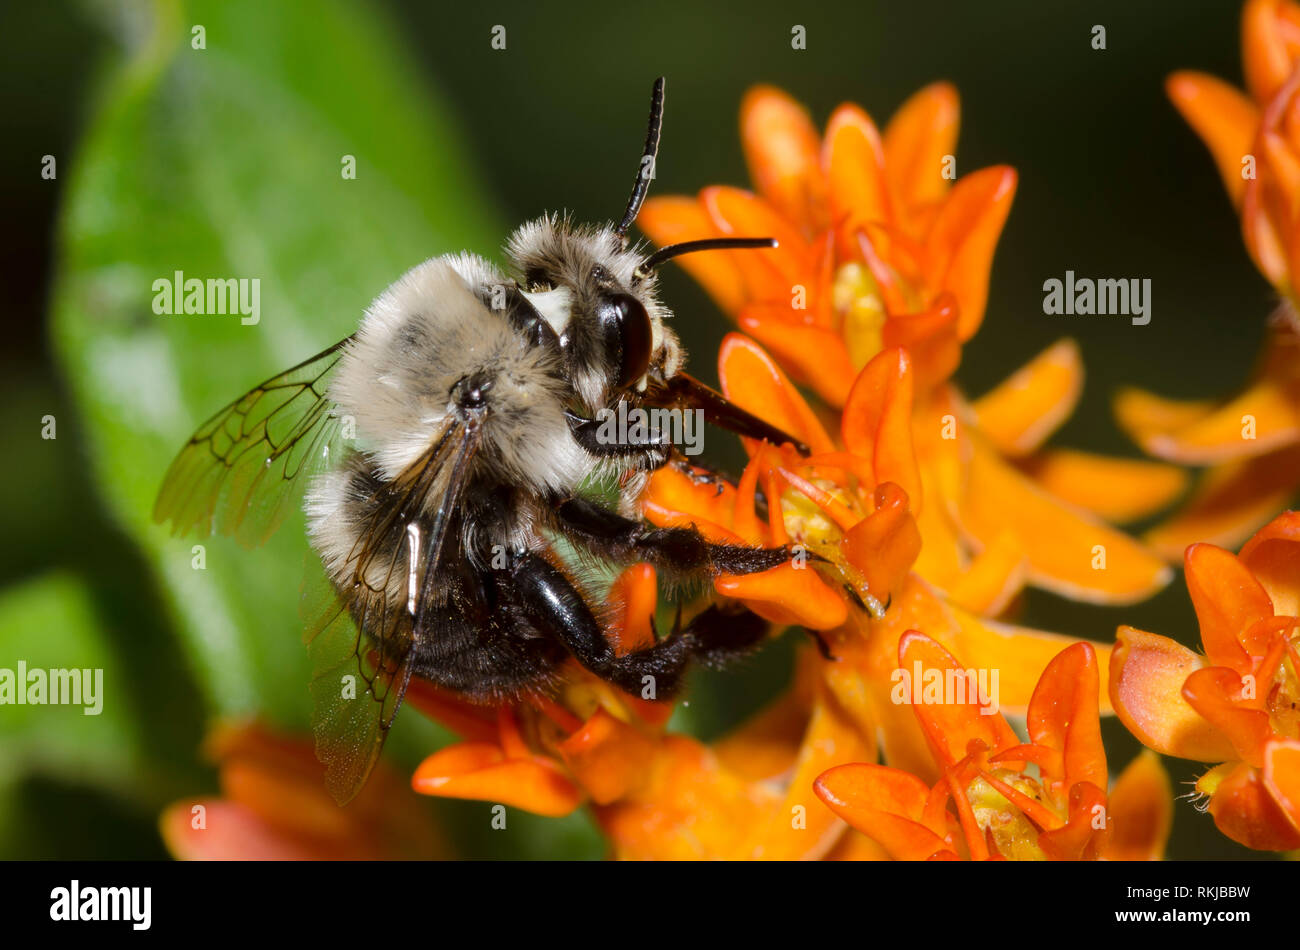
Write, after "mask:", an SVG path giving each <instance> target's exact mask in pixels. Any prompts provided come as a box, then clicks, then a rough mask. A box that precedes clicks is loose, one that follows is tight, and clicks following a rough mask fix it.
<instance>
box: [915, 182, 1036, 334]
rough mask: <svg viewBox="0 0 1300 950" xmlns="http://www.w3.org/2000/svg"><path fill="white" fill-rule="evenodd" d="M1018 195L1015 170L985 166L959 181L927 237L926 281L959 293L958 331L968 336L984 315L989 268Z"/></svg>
mask: <svg viewBox="0 0 1300 950" xmlns="http://www.w3.org/2000/svg"><path fill="white" fill-rule="evenodd" d="M1015 195H1016V170H1015V169H1014V168H1010V167H1008V166H1005V165H998V166H995V167H992V168H981V169H980V170H979V171H977V172H972V173H971V174H969V175H966V176H964V177H962V178H960V179H958V180H957V184H956V185H954V186H953V189H952V191H950V192H949V193H948V197H947V198H946V199H945V200H944V203H943V207H942V208H941V209H940V210H939V214H938V216H937V217H936V218H935V221H934V224H933V226H932V227H931V229H930V234H929V236H928V238H927V240H926V247H927V251H928V252H929V255H930V256H929V258H928V260H927V263H926V283H927V285H929V286H931V287H942V288H943V289H945V290H948V291H951V292H952V294H953V295H954V296H956V298H957V303H958V317H957V336H958V338H959V339H961V340H962V341H963V342H964V341H966V340H969V339H970V338H971V337H972V336H974V335H975V331H976V330H978V329H979V326H980V323H982V322H983V320H984V307H985V304H986V303H987V302H988V293H989V271H990V270H991V268H992V266H993V253H994V251H996V250H997V246H998V238H999V237H1000V236H1001V235H1002V226H1003V225H1004V224H1005V223H1006V220H1007V215H1008V214H1010V212H1011V202H1012V200H1013V199H1014V198H1015Z"/></svg>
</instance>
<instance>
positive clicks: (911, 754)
mask: <svg viewBox="0 0 1300 950" xmlns="http://www.w3.org/2000/svg"><path fill="white" fill-rule="evenodd" d="M720 362H721V377H722V384H723V390H724V391H725V392H726V394H727V396H728V397H729V398H731V399H732V400H734V401H736V402H737V403H739V404H740V405H742V406H745V407H746V408H748V409H749V410H750V411H752V412H757V413H758V414H760V415H764V416H765V417H766V418H767V419H768V420H769V421H771V422H773V423H775V424H778V425H780V426H782V427H783V428H784V429H785V430H786V431H788V432H790V433H791V434H792V435H794V436H795V437H797V438H799V439H800V440H801V441H803V442H805V443H806V444H807V445H809V446H810V447H811V449H812V454H811V455H810V456H808V457H806V458H801V457H800V456H799V455H797V454H796V453H795V452H793V451H792V450H791V449H790V448H789V447H785V448H783V449H781V450H777V449H775V448H773V447H772V446H769V445H766V444H762V443H757V442H752V441H748V442H747V443H746V448H747V449H748V451H749V452H750V455H751V458H750V463H749V465H748V466H747V467H746V469H745V472H744V474H743V475H742V476H741V478H740V480H739V482H738V483H737V484H736V485H734V486H733V485H731V484H729V483H727V482H725V481H718V480H716V479H714V478H711V477H705V476H702V475H701V474H699V473H688V472H684V471H682V470H680V469H677V468H671V467H670V468H665V469H662V470H660V471H659V472H657V473H656V474H655V476H654V477H653V478H652V479H651V480H650V484H649V487H648V489H647V491H646V493H645V494H644V496H643V498H642V512H643V514H644V515H645V517H646V518H647V519H648V520H650V521H652V522H654V523H656V524H660V525H685V524H694V525H696V526H697V527H698V528H699V529H700V530H701V531H702V532H704V533H705V534H706V535H708V536H710V537H713V538H716V539H718V540H725V541H731V542H745V543H749V544H795V545H799V546H801V547H803V548H806V549H807V550H808V551H809V552H811V553H814V554H817V555H819V556H820V557H822V558H823V559H824V560H825V562H826V563H824V564H821V565H818V564H814V563H813V562H811V561H808V562H806V563H804V564H802V565H801V564H799V563H798V562H797V561H796V562H795V563H792V564H790V565H785V566H782V567H779V568H775V569H773V570H770V571H766V572H764V573H761V574H755V575H748V576H743V577H732V576H723V577H719V578H717V579H716V580H715V581H714V587H715V588H716V590H717V591H718V592H719V593H721V594H724V595H725V596H728V597H733V598H737V599H740V600H743V601H744V602H745V603H746V604H747V605H748V606H749V607H750V608H751V609H752V610H754V611H755V612H757V613H759V614H760V615H762V616H764V617H767V618H769V619H771V620H773V621H774V622H777V623H789V624H798V625H800V626H804V627H807V628H809V629H811V630H816V631H820V641H821V644H822V645H823V646H824V648H825V650H826V652H828V653H829V654H831V655H833V656H834V657H835V659H834V660H831V661H826V660H823V661H820V662H819V663H818V664H817V668H818V670H819V671H820V675H821V677H822V678H823V680H824V681H825V683H826V686H827V687H828V688H829V690H830V691H831V693H832V694H833V695H834V696H835V698H836V700H837V701H838V702H839V704H840V706H841V707H842V708H843V709H844V710H845V712H846V713H847V715H849V716H850V718H851V719H852V720H853V721H854V722H855V723H856V724H857V727H858V729H859V731H860V733H861V734H862V735H863V736H865V737H867V738H868V740H869V741H870V742H871V744H872V749H873V753H874V751H875V743H876V740H877V737H879V740H880V744H881V748H880V750H879V751H880V753H881V754H883V755H884V756H885V758H886V759H887V761H889V762H890V763H891V764H893V765H897V766H900V767H906V768H908V769H909V770H911V771H914V772H917V773H918V774H924V773H926V772H928V771H929V770H930V769H931V768H932V766H931V764H930V762H929V760H928V759H927V758H926V757H925V755H924V751H923V750H924V741H923V738H922V737H921V736H920V734H919V733H918V731H917V726H916V723H915V720H914V718H913V717H912V716H911V715H910V714H909V713H908V712H907V711H906V710H903V709H901V708H900V707H899V706H898V705H897V704H895V703H892V702H891V701H890V698H889V697H890V691H891V683H890V677H891V674H892V672H893V670H894V668H895V666H896V659H897V656H898V643H899V638H900V637H901V636H902V635H903V634H904V633H905V632H906V631H907V630H908V629H909V628H919V629H925V630H927V631H929V632H930V635H931V636H932V637H933V638H934V639H936V640H937V641H939V642H940V643H942V644H943V645H944V646H945V647H946V648H947V649H949V650H955V651H959V652H960V653H961V654H962V655H963V656H966V657H968V658H970V659H972V660H974V661H975V662H977V663H978V664H979V665H980V666H981V667H985V668H996V669H999V670H1001V671H1003V676H1002V691H1003V696H1004V704H1005V705H1006V706H1007V708H1008V709H1015V710H1017V711H1019V712H1023V710H1024V709H1025V707H1026V705H1027V704H1028V702H1029V698H1030V695H1031V693H1032V691H1033V689H1034V684H1035V683H1036V681H1037V678H1038V674H1039V672H1040V671H1041V670H1042V668H1043V664H1045V663H1046V662H1047V661H1048V660H1049V659H1050V658H1051V657H1052V656H1054V655H1055V654H1056V653H1058V652H1060V650H1061V649H1062V648H1063V647H1064V646H1066V645H1067V644H1068V643H1071V642H1073V640H1072V639H1071V638H1066V637H1061V636H1058V635H1056V634H1051V633H1046V632H1043V631H1038V630H1030V629H1026V628H1021V627H1013V626H1010V625H1007V624H1001V623H993V622H991V621H984V620H981V619H979V617H977V616H976V615H975V612H973V611H972V610H971V609H968V608H969V607H970V605H971V604H978V605H982V606H983V607H984V608H985V609H986V610H987V611H988V612H993V611H995V610H997V609H999V605H1001V604H1005V603H1006V602H1007V601H1008V600H1009V598H1010V597H1011V596H1012V595H1013V594H1014V593H1015V591H1016V590H1018V587H1017V586H1016V584H1015V581H1014V575H1015V573H1016V571H1017V569H1018V568H1019V566H1020V563H1021V562H1020V555H1019V553H1018V552H1016V551H1014V550H1012V551H1010V552H1008V551H1007V550H1006V548H1007V547H1009V546H1005V545H1004V547H1003V548H1002V549H994V550H992V551H991V552H989V554H988V555H987V556H986V557H984V558H982V559H981V561H980V562H979V564H978V566H977V567H976V568H975V569H972V570H970V571H968V572H967V573H966V574H965V575H963V576H962V578H961V581H960V583H959V585H957V586H956V589H957V591H959V592H960V598H957V597H954V596H952V595H951V594H950V596H948V597H946V598H945V597H943V596H941V595H940V594H938V593H936V591H935V590H934V589H933V588H932V587H931V586H930V584H929V583H927V581H926V579H923V578H922V577H920V576H918V573H917V572H913V571H911V570H910V568H911V566H912V564H913V562H914V561H915V560H916V558H917V548H918V544H919V540H920V539H919V537H918V533H917V526H916V520H915V518H914V517H913V514H912V511H913V500H914V499H919V498H920V496H921V495H922V488H921V485H920V483H919V481H918V467H917V464H916V461H915V454H914V452H913V449H912V442H911V434H912V432H913V431H914V426H912V425H911V424H910V421H909V420H911V419H912V413H911V399H912V394H913V386H912V370H911V364H910V361H909V359H908V356H907V353H906V351H904V350H899V349H891V350H886V351H884V352H882V353H879V354H878V355H876V356H875V357H874V358H872V360H871V361H870V362H869V363H868V364H867V365H866V366H865V367H864V368H863V370H862V372H861V373H860V374H859V376H858V379H857V381H856V382H855V383H854V386H853V389H852V391H851V392H850V395H849V399H848V402H847V404H846V405H845V407H844V410H843V412H842V413H841V417H840V430H841V431H840V440H841V442H842V444H843V446H844V447H843V449H837V448H836V446H835V443H833V442H832V440H831V438H830V435H829V434H828V433H827V432H826V430H825V429H824V428H823V427H822V425H821V423H820V421H819V420H818V418H817V416H816V414H815V413H814V412H813V411H812V409H811V408H810V407H809V406H808V404H807V403H806V402H804V400H803V398H802V396H800V394H799V392H798V391H797V390H796V389H795V388H794V387H793V386H792V385H791V384H790V382H789V380H788V379H787V378H786V377H785V375H784V374H783V373H782V372H781V371H780V369H778V368H777V366H776V365H775V363H773V362H772V360H771V358H770V357H768V356H767V354H766V353H764V352H763V350H762V349H761V348H760V347H759V346H758V344H756V343H754V342H753V341H752V340H749V339H747V338H745V337H742V336H740V335H738V334H735V335H732V336H730V337H728V338H727V339H726V340H725V341H724V343H723V346H722V355H721V359H720ZM904 486H906V487H904ZM759 488H761V489H762V491H763V498H764V502H765V506H766V512H765V513H762V514H760V512H759V511H758V510H757V504H756V502H757V491H758V489H759ZM778 512H779V513H778ZM927 543H928V542H927ZM920 554H921V558H922V559H924V557H925V549H924V547H922V548H921V551H920ZM1009 578H1011V579H1010V580H1009ZM859 604H860V605H861V606H859ZM886 605H890V606H889V608H888V609H887V610H886V609H884V608H885V606H886ZM1096 651H1097V654H1098V656H1099V662H1101V663H1102V664H1103V665H1104V664H1105V663H1106V662H1108V660H1109V652H1110V651H1109V648H1108V647H1105V646H1103V645H1101V644H1097V645H1096ZM1106 711H1107V712H1109V709H1107V710H1106Z"/></svg>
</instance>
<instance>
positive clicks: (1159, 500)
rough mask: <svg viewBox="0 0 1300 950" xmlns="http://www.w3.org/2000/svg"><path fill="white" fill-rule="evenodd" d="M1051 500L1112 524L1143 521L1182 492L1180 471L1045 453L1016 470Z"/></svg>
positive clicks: (1137, 461)
mask: <svg viewBox="0 0 1300 950" xmlns="http://www.w3.org/2000/svg"><path fill="white" fill-rule="evenodd" d="M1016 467H1017V468H1019V469H1020V471H1022V472H1024V473H1025V474H1026V475H1028V476H1029V477H1030V478H1032V479H1033V480H1034V481H1035V482H1036V483H1037V484H1038V485H1039V486H1040V487H1042V488H1043V489H1044V490H1045V491H1047V492H1048V493H1049V494H1051V495H1055V496H1056V497H1057V498H1059V499H1061V500H1062V501H1064V502H1068V503H1069V504H1071V505H1075V506H1076V507H1079V508H1082V509H1084V510H1085V511H1088V512H1091V513H1092V514H1094V515H1096V516H1097V517H1098V518H1102V519H1104V520H1106V521H1109V522H1111V523H1112V524H1122V523H1124V522H1126V521H1135V520H1137V519H1139V518H1144V517H1146V516H1147V515H1149V514H1151V513H1152V512H1154V511H1158V510H1159V509H1161V508H1164V507H1166V506H1167V505H1168V504H1170V503H1171V502H1172V501H1173V500H1174V499H1176V498H1177V497H1178V496H1179V495H1181V494H1182V493H1183V492H1184V491H1186V489H1187V483H1188V481H1189V478H1188V474H1187V472H1186V471H1185V470H1184V469H1181V468H1178V467H1177V466H1174V465H1166V464H1164V463H1163V462H1149V461H1146V460H1144V459H1125V458H1113V457H1111V456H1108V455H1094V454H1093V453H1091V452H1079V451H1076V450H1074V449H1049V450H1047V451H1045V452H1040V453H1038V454H1036V455H1033V456H1030V457H1029V458H1026V459H1022V460H1020V461H1019V463H1018V464H1017V466H1016Z"/></svg>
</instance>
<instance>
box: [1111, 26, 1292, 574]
mask: <svg viewBox="0 0 1300 950" xmlns="http://www.w3.org/2000/svg"><path fill="white" fill-rule="evenodd" d="M1242 60H1243V65H1244V71H1245V78H1246V89H1245V91H1244V92H1243V91H1240V90H1238V89H1236V88H1234V87H1232V86H1230V85H1229V84H1228V83H1225V82H1223V81H1222V80H1220V79H1217V78H1215V77H1214V76H1209V75H1206V74H1204V73H1197V72H1179V73H1175V74H1173V75H1172V76H1170V77H1169V80H1168V83H1167V90H1168V93H1169V97H1170V98H1171V99H1172V100H1173V102H1174V105H1175V106H1176V107H1177V108H1178V110H1179V112H1181V113H1182V114H1183V117H1184V118H1185V119H1186V120H1187V121H1188V123H1189V124H1190V125H1191V126H1192V128H1193V129H1194V130H1195V131H1196V133H1197V134H1198V135H1199V136H1200V137H1201V139H1202V140H1203V141H1204V143H1205V145H1206V146H1207V147H1208V148H1209V150H1210V153H1211V155H1212V156H1213V158H1214V161H1215V164H1216V165H1217V166H1218V170H1219V174H1220V175H1221V177H1222V178H1223V183H1224V185H1225V186H1226V188H1227V191H1228V195H1229V197H1230V198H1231V199H1232V202H1233V205H1234V207H1236V209H1237V212H1238V214H1239V215H1240V217H1241V229H1242V236H1243V238H1244V239H1245V244H1246V250H1247V251H1248V252H1249V254H1250V257H1251V260H1252V261H1254V263H1255V266H1256V267H1257V268H1258V269H1259V271H1260V273H1261V274H1263V275H1264V277H1265V278H1266V279H1267V280H1268V281H1269V283H1271V284H1272V285H1273V287H1274V288H1276V290H1277V292H1278V293H1279V294H1280V295H1281V298H1282V303H1281V305H1280V307H1279V308H1278V310H1277V312H1276V313H1275V314H1274V317H1273V319H1272V320H1271V321H1270V326H1269V327H1268V331H1267V338H1266V343H1265V348H1264V352H1263V353H1262V354H1261V356H1260V359H1259V360H1258V364H1257V367H1256V369H1255V372H1254V375H1253V378H1252V380H1251V381H1250V383H1249V384H1248V385H1247V386H1246V387H1245V388H1244V389H1243V390H1242V391H1241V392H1239V393H1238V394H1237V395H1236V396H1234V397H1232V398H1231V399H1229V400H1227V401H1226V402H1223V403H1214V402H1211V401H1202V402H1182V401H1177V400H1171V399H1164V398H1161V397H1159V396H1156V395H1154V394H1151V393H1147V392H1143V391H1141V390H1137V389H1129V390H1126V391H1124V392H1122V393H1121V394H1119V396H1118V397H1117V399H1116V414H1117V416H1118V418H1119V420H1120V423H1121V425H1123V426H1124V428H1125V429H1126V430H1127V431H1128V432H1129V433H1130V434H1131V435H1132V436H1133V438H1134V439H1135V441H1137V442H1138V444H1140V445H1141V446H1142V447H1143V448H1144V449H1145V450H1146V451H1147V452H1149V453H1150V454H1152V455H1156V456H1159V457H1161V458H1164V459H1169V460H1172V461H1175V462H1180V463H1184V464H1192V465H1203V466H1208V467H1209V468H1208V470H1207V471H1206V472H1205V474H1204V475H1203V477H1202V479H1201V481H1200V483H1199V485H1198V487H1197V489H1196V490H1195V491H1194V492H1193V494H1192V497H1191V498H1190V499H1189V500H1188V502H1187V503H1186V504H1185V506H1184V507H1183V508H1182V509H1181V510H1180V511H1178V512H1177V513H1176V514H1175V515H1174V516H1173V517H1171V518H1170V519H1169V520H1168V521H1166V522H1165V523H1163V524H1160V525H1157V526H1156V527H1155V528H1153V529H1152V530H1151V531H1150V532H1149V533H1148V535H1147V536H1146V537H1147V540H1148V541H1149V542H1150V543H1151V545H1152V546H1153V547H1155V548H1156V549H1158V550H1160V551H1161V552H1163V553H1164V554H1166V556H1168V557H1170V558H1177V557H1179V556H1181V554H1182V552H1183V549H1184V548H1185V547H1186V546H1187V545H1188V544H1191V543H1193V542H1196V541H1212V542H1214V543H1216V544H1220V545H1226V546H1229V547H1235V546H1236V545H1238V544H1240V543H1241V542H1242V541H1243V540H1244V539H1245V538H1246V537H1247V536H1249V534H1250V533H1251V532H1252V531H1253V530H1254V529H1256V528H1257V527H1259V526H1260V525H1261V524H1263V523H1264V522H1265V521H1267V520H1268V519H1269V518H1270V517H1272V515H1273V514H1275V513H1276V512H1277V511H1278V510H1279V509H1281V508H1283V507H1285V506H1286V504H1287V503H1288V501H1289V500H1290V499H1291V498H1293V497H1294V496H1295V493H1296V488H1297V486H1300V317H1297V300H1298V299H1300V298H1298V297H1297V289H1298V288H1300V281H1298V279H1297V278H1300V237H1298V236H1297V226H1300V217H1298V216H1297V212H1296V208H1297V202H1300V126H1297V124H1296V122H1295V118H1294V117H1295V114H1296V109H1297V107H1298V106H1300V98H1297V91H1298V90H1300V71H1298V70H1297V66H1300V6H1297V5H1296V4H1294V3H1291V2H1282V0H1250V2H1248V3H1246V5H1245V7H1244V10H1243V14H1242Z"/></svg>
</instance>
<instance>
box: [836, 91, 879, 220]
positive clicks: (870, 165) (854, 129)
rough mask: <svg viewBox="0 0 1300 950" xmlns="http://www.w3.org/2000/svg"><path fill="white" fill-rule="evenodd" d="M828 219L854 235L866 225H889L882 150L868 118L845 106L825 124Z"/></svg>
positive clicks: (877, 133)
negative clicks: (829, 214) (829, 213)
mask: <svg viewBox="0 0 1300 950" xmlns="http://www.w3.org/2000/svg"><path fill="white" fill-rule="evenodd" d="M821 160H822V168H823V169H824V170H825V172H826V182H827V188H828V189H829V195H828V200H829V203H830V211H831V220H832V221H833V222H834V223H835V224H836V225H837V226H839V227H841V228H842V230H844V231H846V232H850V233H856V232H857V231H860V230H861V229H863V228H864V227H866V226H867V225H869V224H870V225H886V226H888V225H890V224H891V223H892V222H893V213H892V211H891V208H890V201H889V189H888V186H887V185H886V182H885V147H884V144H883V143H882V142H881V140H880V133H879V132H878V131H877V129H876V124H875V123H874V122H872V121H871V117H870V116H869V115H867V114H866V113H865V112H863V111H862V110H861V109H860V108H858V107H857V106H855V105H853V104H851V103H846V104H844V105H841V106H840V107H839V108H837V109H836V110H835V111H834V112H833V113H832V114H831V118H830V121H829V122H828V123H827V124H826V138H825V140H824V142H823V145H822V156H821Z"/></svg>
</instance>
